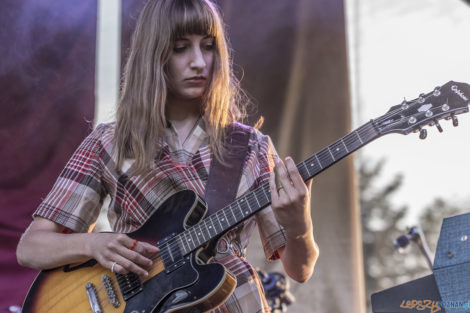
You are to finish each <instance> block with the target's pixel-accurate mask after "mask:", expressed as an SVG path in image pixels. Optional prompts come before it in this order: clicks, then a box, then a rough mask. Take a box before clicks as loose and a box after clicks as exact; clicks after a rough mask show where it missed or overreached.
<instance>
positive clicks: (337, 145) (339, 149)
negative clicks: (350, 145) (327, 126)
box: [330, 141, 347, 161]
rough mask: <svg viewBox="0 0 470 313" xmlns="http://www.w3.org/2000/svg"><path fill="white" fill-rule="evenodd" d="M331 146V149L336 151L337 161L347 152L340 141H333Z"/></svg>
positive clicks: (333, 151) (335, 158) (335, 157)
mask: <svg viewBox="0 0 470 313" xmlns="http://www.w3.org/2000/svg"><path fill="white" fill-rule="evenodd" d="M331 147H332V150H330V151H332V153H334V158H333V159H334V160H335V161H336V160H339V159H341V158H342V157H344V156H345V155H346V154H347V153H346V151H345V150H344V149H343V145H342V144H341V142H340V141H337V142H335V143H333V144H332V145H331Z"/></svg>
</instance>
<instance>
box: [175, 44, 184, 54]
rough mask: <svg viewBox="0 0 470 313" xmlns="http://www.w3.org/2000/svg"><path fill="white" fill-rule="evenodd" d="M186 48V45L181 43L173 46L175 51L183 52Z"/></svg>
mask: <svg viewBox="0 0 470 313" xmlns="http://www.w3.org/2000/svg"><path fill="white" fill-rule="evenodd" d="M184 50H186V45H181V44H180V45H178V44H175V45H174V46H173V52H175V53H181V52H183V51H184Z"/></svg>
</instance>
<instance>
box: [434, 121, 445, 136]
mask: <svg viewBox="0 0 470 313" xmlns="http://www.w3.org/2000/svg"><path fill="white" fill-rule="evenodd" d="M434 125H436V128H437V130H438V131H439V132H440V133H442V132H443V130H442V127H441V124H439V122H438V121H437V120H434Z"/></svg>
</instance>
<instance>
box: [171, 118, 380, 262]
mask: <svg viewBox="0 0 470 313" xmlns="http://www.w3.org/2000/svg"><path fill="white" fill-rule="evenodd" d="M378 137H379V135H378V133H377V131H376V130H375V129H374V126H373V121H371V122H368V123H366V124H365V125H363V126H361V127H359V128H358V129H356V130H355V131H353V132H351V133H349V134H347V135H346V136H344V137H342V138H341V139H339V140H337V141H335V142H334V143H332V144H331V145H329V146H327V147H326V148H324V149H322V150H320V151H319V152H317V153H315V154H314V155H312V156H311V157H309V158H308V159H306V160H305V161H303V162H301V163H299V164H297V168H298V170H299V173H300V175H302V178H303V179H304V180H305V181H307V180H309V179H310V178H312V177H314V176H316V175H318V174H319V173H321V172H323V171H324V170H326V169H327V168H329V167H330V166H332V165H333V164H335V163H336V162H338V161H340V160H341V159H343V158H344V157H346V156H348V155H349V154H351V153H352V152H354V151H356V150H357V149H359V148H361V147H362V146H364V145H366V144H367V143H369V142H371V141H372V140H374V139H376V138H378ZM270 203H271V194H270V190H269V184H267V183H266V184H264V185H262V186H260V187H258V188H256V189H255V190H254V191H252V192H249V193H247V194H245V195H244V196H242V197H240V198H238V199H237V200H235V201H234V202H232V203H231V204H229V205H227V206H226V207H224V208H222V209H220V210H219V211H217V212H216V213H214V214H212V215H210V216H209V217H207V218H206V219H204V220H203V221H201V222H200V223H198V224H196V225H194V226H192V227H190V228H188V229H187V230H186V231H184V232H182V233H180V234H178V235H176V236H175V237H174V238H172V239H171V241H172V242H171V244H170V245H173V246H174V245H176V246H178V248H179V249H178V250H180V251H181V253H182V254H183V255H186V254H187V253H190V252H191V251H194V250H196V249H197V248H199V247H201V246H203V245H204V244H206V243H207V242H208V241H210V240H211V239H213V238H216V237H217V236H219V235H221V234H223V233H225V232H227V231H228V230H229V229H231V228H232V227H234V226H235V225H237V224H239V223H240V222H242V221H244V220H246V219H247V218H248V217H250V216H251V215H253V214H255V213H256V212H258V211H259V210H261V209H263V208H265V207H266V206H268V205H269V204H270Z"/></svg>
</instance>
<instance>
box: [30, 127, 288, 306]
mask: <svg viewBox="0 0 470 313" xmlns="http://www.w3.org/2000/svg"><path fill="white" fill-rule="evenodd" d="M114 126H115V123H108V124H100V125H98V126H97V127H96V129H95V130H94V131H93V132H92V133H91V134H90V135H89V136H88V137H87V138H86V139H85V140H84V141H83V142H82V144H81V145H80V146H79V148H78V149H77V150H76V151H75V153H74V154H73V155H72V157H71V159H70V160H69V162H68V163H67V165H66V167H65V169H64V170H63V171H62V173H61V174H60V176H59V178H58V179H57V181H56V183H55V184H54V186H53V188H52V190H51V191H50V193H49V194H48V195H47V197H46V198H45V199H44V200H43V202H42V203H41V205H40V206H39V207H38V209H37V210H36V212H35V213H34V216H41V217H44V218H47V219H50V220H52V221H54V222H56V223H58V224H60V225H63V226H65V227H67V228H69V229H71V230H72V231H75V232H87V231H89V230H90V228H91V227H92V225H93V223H94V222H95V221H96V219H97V217H98V214H99V211H100V209H101V206H102V204H103V200H104V198H105V197H106V196H107V195H109V196H110V198H111V201H110V205H109V209H108V219H109V221H110V224H111V226H112V228H113V230H114V231H116V232H121V233H128V232H131V231H133V230H135V229H136V228H138V227H139V226H141V225H142V224H143V223H145V221H146V220H147V219H148V218H149V216H150V215H152V214H154V211H155V210H156V212H155V214H158V207H159V206H160V204H162V203H163V201H164V200H165V199H166V198H167V197H168V196H169V195H171V194H173V193H175V192H176V191H179V190H182V189H192V190H194V191H196V192H197V193H198V194H199V195H200V196H203V195H204V192H205V185H206V183H207V179H208V174H209V168H210V163H211V151H210V147H209V146H208V144H207V139H208V135H207V133H206V132H205V130H204V129H205V127H204V122H203V119H200V121H199V122H198V123H197V124H196V126H195V127H194V129H193V130H192V132H191V133H190V134H189V136H188V138H187V139H186V140H185V141H184V142H183V144H181V141H180V140H179V138H178V135H177V133H176V131H175V129H174V128H173V127H171V125H170V127H168V128H167V129H166V130H165V140H164V143H163V146H162V153H161V155H160V157H159V159H158V160H156V167H155V170H154V171H153V172H152V173H150V174H149V175H148V176H146V177H145V179H142V178H141V177H136V176H133V177H130V178H129V180H130V181H131V182H132V183H130V184H129V181H125V180H123V179H122V174H121V175H120V174H118V173H117V171H116V168H115V165H116V156H115V155H114V154H113V144H114V140H113V134H114ZM276 157H277V155H276V152H275V149H274V147H273V145H272V142H271V140H270V138H269V137H268V136H265V135H263V134H261V133H260V132H259V131H257V130H254V129H252V131H251V134H250V139H249V149H248V155H247V157H246V159H245V163H244V166H243V174H242V177H241V181H240V185H239V188H238V192H237V196H241V195H243V194H244V193H246V192H248V191H251V190H254V189H255V188H257V187H258V186H260V185H262V184H264V183H267V182H268V179H269V174H270V172H271V170H272V168H273V167H274V159H275V158H276ZM131 165H132V161H131V160H126V161H125V162H124V164H123V167H122V169H121V172H122V173H125V172H126V171H127V170H128V169H129V168H130V166H131ZM256 224H258V229H259V232H260V237H261V239H262V242H263V247H264V251H265V254H266V258H267V259H268V260H275V259H277V258H278V254H277V251H276V250H277V249H279V248H280V247H282V246H283V245H284V244H285V236H284V231H283V229H282V228H281V226H280V225H279V224H278V223H277V221H276V219H275V217H274V214H273V212H272V209H271V207H270V206H268V207H267V208H265V209H263V210H262V211H260V212H258V213H257V214H256V215H255V216H253V217H251V218H249V219H247V220H246V221H245V222H243V223H241V224H239V225H238V226H237V227H235V228H234V229H232V230H231V231H229V232H228V233H227V234H225V235H224V236H223V237H222V238H221V239H220V240H219V242H218V244H217V251H218V252H217V255H216V256H215V258H214V260H215V261H216V262H219V263H222V264H224V265H225V267H226V268H227V269H228V270H229V271H230V272H231V273H232V274H234V276H236V277H237V287H236V289H235V291H234V293H233V294H232V295H231V297H230V298H229V299H228V300H227V301H226V303H225V304H224V305H222V306H221V307H219V308H217V309H216V310H214V312H219V313H220V312H224V313H225V312H230V313H255V312H269V311H270V309H269V307H268V305H267V303H266V300H265V298H264V292H263V288H262V284H261V281H260V279H259V277H258V275H257V273H256V271H255V270H254V269H253V267H252V266H251V265H250V264H249V263H248V262H247V261H246V259H245V257H244V251H245V248H246V246H247V245H248V242H249V239H250V236H251V233H252V231H253V229H254V227H255V225H256Z"/></svg>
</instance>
